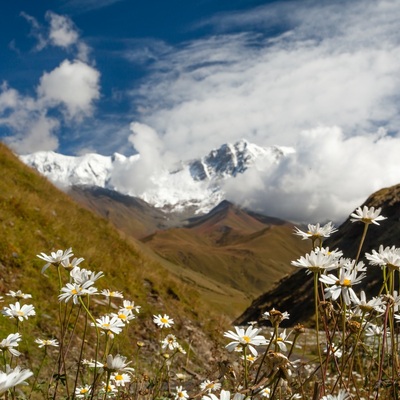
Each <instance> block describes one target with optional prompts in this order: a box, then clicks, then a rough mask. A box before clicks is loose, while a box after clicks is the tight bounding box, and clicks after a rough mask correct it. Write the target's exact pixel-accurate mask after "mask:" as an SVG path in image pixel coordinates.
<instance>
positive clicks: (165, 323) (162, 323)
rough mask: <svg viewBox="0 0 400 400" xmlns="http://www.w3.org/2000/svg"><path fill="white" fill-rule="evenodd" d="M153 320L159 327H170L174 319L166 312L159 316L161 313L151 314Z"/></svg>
mask: <svg viewBox="0 0 400 400" xmlns="http://www.w3.org/2000/svg"><path fill="white" fill-rule="evenodd" d="M153 322H154V323H155V324H156V325H158V326H159V327H160V328H170V327H171V325H173V324H174V320H173V319H172V318H170V317H169V316H168V315H167V314H164V316H161V314H159V315H153Z"/></svg>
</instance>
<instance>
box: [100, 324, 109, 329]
mask: <svg viewBox="0 0 400 400" xmlns="http://www.w3.org/2000/svg"><path fill="white" fill-rule="evenodd" d="M102 327H103V328H105V329H108V328H109V327H110V324H103V325H102Z"/></svg>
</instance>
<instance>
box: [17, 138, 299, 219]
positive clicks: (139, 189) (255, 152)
mask: <svg viewBox="0 0 400 400" xmlns="http://www.w3.org/2000/svg"><path fill="white" fill-rule="evenodd" d="M293 152H294V150H293V149H292V148H289V147H278V146H270V147H260V146H257V145H255V144H251V143H249V142H247V141H246V140H241V141H238V142H237V143H235V144H224V145H222V146H221V147H220V148H218V149H214V150H212V151H211V152H210V153H209V154H207V155H206V156H204V157H202V158H199V159H195V160H190V161H181V162H180V163H179V165H176V166H175V167H174V168H169V169H165V168H155V169H154V170H151V171H149V168H148V166H149V163H148V161H147V162H146V160H143V159H141V157H140V155H139V154H137V155H133V156H130V157H125V156H123V155H121V154H118V153H115V154H114V155H112V156H102V155H99V154H86V155H84V156H79V157H74V156H65V155H62V154H58V153H54V152H44V151H43V152H37V153H33V154H29V155H22V156H20V159H21V160H22V161H23V162H24V163H25V164H27V165H29V166H31V167H33V168H35V169H36V170H37V171H38V172H39V173H41V174H43V175H44V176H46V177H47V178H48V179H49V180H51V181H52V182H53V183H55V184H56V185H58V186H60V187H63V188H68V187H70V186H83V185H84V186H93V187H101V188H106V189H111V190H115V191H117V192H120V193H123V194H127V195H131V196H135V197H139V198H141V199H143V200H144V201H146V202H148V203H150V204H152V205H154V206H156V207H160V208H165V209H169V210H174V211H179V210H183V209H185V208H187V207H193V208H194V209H195V210H196V212H197V213H205V212H208V211H209V210H210V209H211V208H213V207H215V206H216V205H217V204H218V203H219V202H221V201H222V200H224V199H225V197H224V191H223V185H224V182H226V181H227V180H230V179H235V177H236V176H237V175H238V174H243V173H245V171H246V170H248V169H254V168H255V169H258V170H268V169H270V168H272V167H273V166H276V165H277V164H279V162H280V161H281V160H282V159H283V158H285V157H287V156H288V155H289V154H291V153H293Z"/></svg>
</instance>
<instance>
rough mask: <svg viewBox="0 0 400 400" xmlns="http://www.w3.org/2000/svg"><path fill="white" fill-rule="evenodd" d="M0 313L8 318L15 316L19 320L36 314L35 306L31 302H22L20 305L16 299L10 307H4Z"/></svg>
mask: <svg viewBox="0 0 400 400" xmlns="http://www.w3.org/2000/svg"><path fill="white" fill-rule="evenodd" d="M1 313H2V314H3V315H4V316H6V317H9V318H17V319H19V320H20V321H23V320H24V318H25V319H28V317H31V316H33V315H35V314H36V312H35V307H34V306H33V305H31V304H24V305H23V306H22V307H21V306H20V304H19V301H17V302H16V303H15V304H10V307H4V308H3V310H2V311H1Z"/></svg>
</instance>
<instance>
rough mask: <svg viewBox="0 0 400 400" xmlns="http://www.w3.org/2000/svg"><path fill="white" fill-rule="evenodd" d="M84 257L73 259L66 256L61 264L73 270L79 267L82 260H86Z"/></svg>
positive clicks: (68, 269)
mask: <svg viewBox="0 0 400 400" xmlns="http://www.w3.org/2000/svg"><path fill="white" fill-rule="evenodd" d="M84 260H85V259H84V258H82V257H81V258H76V257H74V259H73V260H72V261H71V260H70V259H69V257H68V258H65V259H64V260H62V261H61V266H62V267H63V268H64V269H66V270H67V271H72V270H73V269H74V268H75V267H77V266H78V265H79V264H80V263H81V262H82V261H84Z"/></svg>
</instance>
